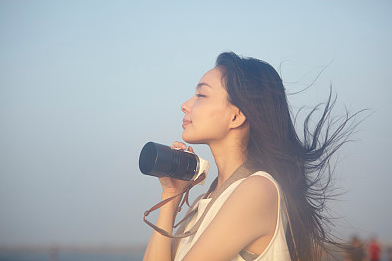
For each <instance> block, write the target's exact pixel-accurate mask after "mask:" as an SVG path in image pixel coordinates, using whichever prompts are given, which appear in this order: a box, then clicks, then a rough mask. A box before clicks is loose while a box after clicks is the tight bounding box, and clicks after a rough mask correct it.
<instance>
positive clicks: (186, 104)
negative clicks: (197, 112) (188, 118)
mask: <svg viewBox="0 0 392 261" xmlns="http://www.w3.org/2000/svg"><path fill="white" fill-rule="evenodd" d="M191 99H192V98H191ZM191 99H189V100H187V101H186V102H184V103H183V104H182V105H181V111H182V112H183V113H189V112H190V108H191V104H190V102H191Z"/></svg>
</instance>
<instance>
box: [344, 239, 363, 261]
mask: <svg viewBox="0 0 392 261" xmlns="http://www.w3.org/2000/svg"><path fill="white" fill-rule="evenodd" d="M365 256H366V255H365V250H364V248H363V243H362V242H361V240H360V239H359V238H358V237H357V236H353V238H352V239H351V248H350V249H349V251H348V258H346V259H345V260H347V259H348V260H351V261H364V260H366V259H365Z"/></svg>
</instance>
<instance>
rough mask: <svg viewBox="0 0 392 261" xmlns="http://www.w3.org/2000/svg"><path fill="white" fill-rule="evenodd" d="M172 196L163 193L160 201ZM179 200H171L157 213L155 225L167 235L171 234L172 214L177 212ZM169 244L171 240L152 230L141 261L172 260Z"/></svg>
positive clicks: (178, 198)
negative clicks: (167, 233)
mask: <svg viewBox="0 0 392 261" xmlns="http://www.w3.org/2000/svg"><path fill="white" fill-rule="evenodd" d="M174 195H176V194H170V193H164V194H162V200H165V199H167V198H170V197H171V196H174ZM180 199H181V197H177V198H175V199H173V200H171V201H170V202H169V203H167V204H165V205H164V206H162V207H161V208H160V211H159V216H158V220H157V223H156V225H157V226H158V227H160V228H162V229H164V230H166V231H167V232H169V233H173V217H174V213H175V212H176V211H177V207H178V204H179V201H180ZM171 243H172V242H171V238H169V237H165V236H163V235H161V234H159V233H158V232H156V231H155V230H154V231H153V233H152V235H151V238H150V242H149V243H148V246H147V249H146V252H145V254H144V258H143V261H148V260H154V261H155V260H162V261H165V260H172V253H171Z"/></svg>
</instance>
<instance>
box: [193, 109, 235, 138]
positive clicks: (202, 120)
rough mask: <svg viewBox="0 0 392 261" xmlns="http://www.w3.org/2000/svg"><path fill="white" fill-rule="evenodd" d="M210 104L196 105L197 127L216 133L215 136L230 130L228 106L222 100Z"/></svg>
mask: <svg viewBox="0 0 392 261" xmlns="http://www.w3.org/2000/svg"><path fill="white" fill-rule="evenodd" d="M209 105H210V106H204V107H201V106H200V108H197V107H195V109H196V110H195V111H194V112H195V115H194V116H195V118H194V120H195V128H197V129H200V130H204V131H206V132H209V133H210V134H214V136H216V135H219V134H224V133H225V131H226V130H228V120H229V119H228V118H229V114H228V108H227V107H226V106H225V105H224V104H222V103H221V102H216V103H214V102H211V104H209ZM198 109H199V110H198Z"/></svg>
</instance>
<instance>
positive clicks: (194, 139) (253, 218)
mask: <svg viewBox="0 0 392 261" xmlns="http://www.w3.org/2000/svg"><path fill="white" fill-rule="evenodd" d="M181 110H182V111H183V112H184V121H183V128H184V131H183V134H182V138H183V140H184V141H185V142H188V143H191V144H207V145H208V146H209V147H210V149H211V152H212V154H213V156H214V159H215V163H216V165H217V167H218V184H217V189H219V187H221V186H222V184H223V183H224V182H225V181H226V180H227V179H228V178H229V177H230V175H231V174H232V173H233V172H234V170H235V169H237V168H238V167H239V166H240V165H241V164H242V163H243V162H244V161H246V159H247V151H246V147H247V143H248V140H249V123H248V122H247V121H246V117H245V115H243V113H242V112H241V111H240V110H239V109H238V108H237V107H236V106H234V105H233V104H231V103H230V102H229V101H228V94H227V91H226V89H225V87H224V86H223V84H222V73H221V71H220V68H214V69H212V70H210V71H208V72H207V73H206V74H205V75H204V76H203V77H202V79H201V80H200V81H199V83H198V85H197V87H196V92H195V95H194V96H192V97H191V98H190V99H189V100H187V101H186V102H185V103H184V104H182V106H181ZM172 148H179V149H184V150H189V151H191V152H193V149H192V148H191V147H190V146H189V147H188V148H187V146H186V145H185V144H184V143H182V142H174V143H173V145H172ZM160 182H161V185H162V200H164V199H166V198H169V197H171V196H173V195H176V194H178V193H180V192H182V191H183V190H184V188H185V187H186V186H187V184H188V182H185V181H180V180H175V179H172V178H168V177H164V178H160ZM178 204H179V199H177V200H173V201H171V202H170V203H168V204H166V205H165V206H163V207H162V208H161V210H160V213H159V217H158V220H157V225H158V226H159V227H161V228H163V229H165V230H166V231H169V232H172V226H173V215H174V213H175V211H176V209H177V206H178ZM277 211H278V194H277V190H276V188H275V186H274V185H273V183H272V182H271V181H270V180H268V179H266V178H264V177H260V176H253V177H249V178H247V179H246V180H244V181H243V182H242V183H241V184H240V185H239V186H238V187H237V188H236V189H235V190H234V191H233V193H232V194H231V195H230V196H229V198H228V199H227V201H226V202H225V203H224V204H223V206H222V208H221V209H220V211H219V212H218V214H217V215H216V217H215V218H214V219H213V221H212V222H211V223H210V225H209V226H208V227H207V228H206V230H205V231H204V233H203V234H202V235H201V237H200V238H199V240H198V241H197V242H196V243H195V245H194V246H193V247H192V248H191V249H190V251H189V252H188V254H187V255H186V256H185V258H184V260H186V261H191V260H214V261H219V260H230V259H231V258H232V257H233V256H235V255H236V254H238V253H239V252H240V251H241V250H242V249H247V250H248V251H251V252H253V253H256V254H261V253H262V252H263V251H264V249H265V248H266V247H267V246H268V243H269V242H270V240H271V239H272V236H273V233H274V230H275V226H276V219H277ZM233 235H234V236H233ZM177 247H178V240H172V239H170V238H166V237H164V236H162V235H160V234H159V233H157V232H155V231H154V232H153V234H152V236H151V239H150V242H149V245H148V247H147V249H146V253H145V256H144V259H143V260H173V259H174V255H175V252H176V250H177Z"/></svg>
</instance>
